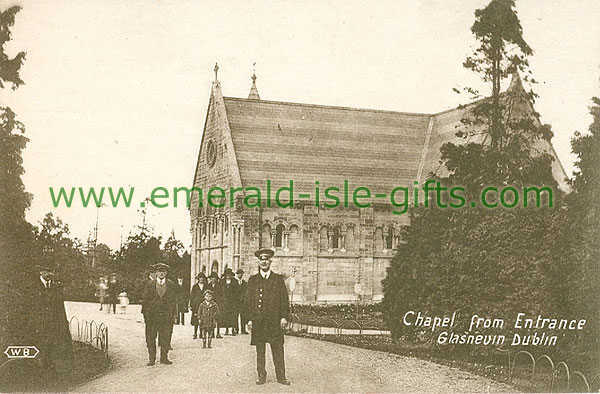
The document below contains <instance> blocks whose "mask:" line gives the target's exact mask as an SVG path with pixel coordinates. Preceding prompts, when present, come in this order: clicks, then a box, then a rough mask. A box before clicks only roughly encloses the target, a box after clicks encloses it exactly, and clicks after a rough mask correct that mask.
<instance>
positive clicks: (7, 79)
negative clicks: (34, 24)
mask: <svg viewBox="0 0 600 394" xmlns="http://www.w3.org/2000/svg"><path fill="white" fill-rule="evenodd" d="M19 10H20V7H11V8H8V9H7V10H0V89H3V88H5V85H7V84H9V85H11V86H12V88H13V89H16V88H17V87H18V86H19V85H21V84H22V83H23V81H22V80H21V78H20V75H19V72H20V68H21V64H22V63H23V60H24V58H25V53H24V52H20V53H18V54H17V55H16V56H15V57H13V58H11V57H10V56H9V55H8V54H7V53H6V52H5V45H6V43H7V42H8V41H10V39H11V31H10V28H11V27H12V26H13V25H14V21H15V15H16V14H17V12H18V11H19ZM24 132H25V127H24V125H23V124H22V123H21V122H19V121H18V120H17V118H16V115H15V113H14V112H13V111H12V110H11V109H10V108H8V107H6V106H4V104H3V103H0V199H1V200H2V209H1V210H0V262H1V264H0V281H1V282H0V298H1V299H0V319H1V321H0V345H4V344H6V343H9V342H10V341H11V340H14V339H15V338H19V335H21V334H22V333H24V332H26V331H27V323H26V321H24V320H23V318H22V316H21V315H20V314H21V311H22V310H23V305H25V300H24V297H25V296H26V295H25V294H24V291H23V287H24V286H23V284H22V283H23V280H24V279H25V278H27V275H28V274H30V269H31V267H32V264H31V261H32V257H33V255H32V250H31V249H32V248H31V246H32V242H33V233H32V227H31V226H30V225H29V224H28V223H27V221H26V220H25V211H26V210H27V208H29V205H30V203H31V195H30V194H29V193H27V192H26V191H25V186H24V184H23V181H22V179H21V177H22V175H23V173H24V172H25V170H24V169H23V159H22V152H23V150H24V149H25V146H26V144H27V141H28V139H27V138H26V137H25V136H24V135H23V133H24Z"/></svg>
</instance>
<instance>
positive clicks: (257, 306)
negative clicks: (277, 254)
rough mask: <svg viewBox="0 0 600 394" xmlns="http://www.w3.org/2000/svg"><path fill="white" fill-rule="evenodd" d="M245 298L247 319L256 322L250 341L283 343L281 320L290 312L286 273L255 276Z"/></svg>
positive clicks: (254, 342)
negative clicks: (285, 279) (267, 276)
mask: <svg viewBox="0 0 600 394" xmlns="http://www.w3.org/2000/svg"><path fill="white" fill-rule="evenodd" d="M244 298H245V300H244V301H245V302H244V309H245V312H246V318H247V319H248V320H250V321H252V333H251V334H252V335H251V339H250V344H251V345H256V344H258V343H277V342H280V343H283V330H282V329H281V319H282V318H285V319H288V315H289V312H290V306H289V299H288V292H287V287H286V286H285V281H284V279H283V276H281V275H278V274H276V273H274V272H271V274H270V275H269V278H268V279H266V280H265V279H264V278H263V277H262V276H261V275H260V273H258V274H256V275H252V276H251V277H250V278H249V279H248V285H247V287H246V295H245V297H244Z"/></svg>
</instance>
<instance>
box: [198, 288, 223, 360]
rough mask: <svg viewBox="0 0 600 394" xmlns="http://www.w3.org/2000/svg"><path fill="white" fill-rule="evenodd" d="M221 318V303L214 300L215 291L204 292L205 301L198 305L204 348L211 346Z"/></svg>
mask: <svg viewBox="0 0 600 394" xmlns="http://www.w3.org/2000/svg"><path fill="white" fill-rule="evenodd" d="M217 319H219V305H217V303H216V302H214V301H213V292H212V291H211V290H206V292H204V301H203V302H202V303H201V304H200V305H199V306H198V321H199V323H200V334H201V336H202V348H206V344H207V342H208V347H209V348H211V347H212V346H211V342H212V338H213V337H214V336H215V327H216V325H217Z"/></svg>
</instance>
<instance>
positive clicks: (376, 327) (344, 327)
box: [288, 313, 389, 336]
mask: <svg viewBox="0 0 600 394" xmlns="http://www.w3.org/2000/svg"><path fill="white" fill-rule="evenodd" d="M288 330H290V331H294V332H306V333H308V334H316V335H323V333H324V332H327V331H330V335H335V336H340V335H359V336H362V335H373V334H372V333H368V332H367V331H374V332H375V333H374V335H389V331H387V329H386V327H384V326H383V325H382V324H381V322H379V321H377V320H374V319H371V320H367V321H365V322H362V323H361V322H359V321H358V320H355V319H334V318H333V317H328V316H324V317H317V316H301V315H299V314H296V313H293V314H291V316H290V322H289V324H288Z"/></svg>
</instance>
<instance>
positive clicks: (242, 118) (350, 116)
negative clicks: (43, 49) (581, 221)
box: [224, 97, 431, 196]
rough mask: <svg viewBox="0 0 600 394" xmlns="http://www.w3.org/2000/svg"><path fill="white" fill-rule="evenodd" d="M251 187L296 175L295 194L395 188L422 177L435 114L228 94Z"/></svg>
mask: <svg viewBox="0 0 600 394" xmlns="http://www.w3.org/2000/svg"><path fill="white" fill-rule="evenodd" d="M224 102H225V108H226V111H227V119H228V120H229V127H230V129H231V136H232V140H233V145H234V148H235V151H236V157H237V163H238V167H239V171H240V176H241V181H242V185H243V186H244V187H250V186H256V187H260V188H261V189H262V188H264V184H265V181H266V180H267V179H270V180H271V181H272V182H273V185H274V186H276V187H279V186H285V185H288V184H289V181H290V180H293V181H294V192H295V194H298V193H311V195H313V196H314V190H315V181H319V182H320V186H321V187H322V190H323V189H325V188H326V187H330V186H337V187H339V188H340V189H342V188H343V184H344V183H343V182H344V180H348V181H349V184H350V187H351V188H355V187H358V186H364V187H368V188H369V189H370V190H371V192H372V193H388V194H389V192H390V191H391V190H392V189H393V188H394V187H396V186H407V185H408V186H410V185H412V183H413V181H414V180H415V179H416V176H417V171H418V169H419V163H420V161H421V156H422V152H423V146H424V143H425V132H426V130H427V126H428V124H429V121H430V118H431V116H430V115H423V114H412V113H402V112H391V111H376V110H366V109H354V108H345V107H330V106H320V105H309V104H295V103H285V102H277V101H265V100H251V99H239V98H231V97H224Z"/></svg>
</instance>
